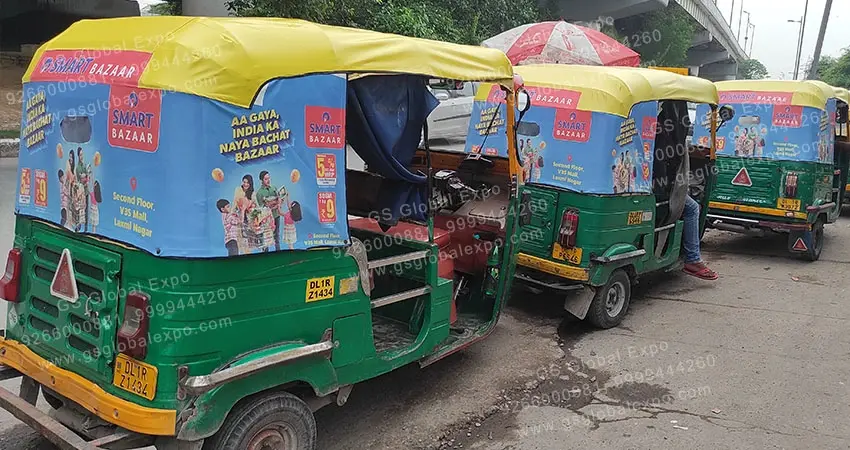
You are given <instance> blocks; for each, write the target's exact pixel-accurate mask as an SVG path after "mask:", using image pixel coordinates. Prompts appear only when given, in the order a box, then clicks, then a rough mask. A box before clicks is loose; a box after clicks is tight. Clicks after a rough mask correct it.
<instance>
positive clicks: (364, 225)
mask: <svg viewBox="0 0 850 450" xmlns="http://www.w3.org/2000/svg"><path fill="white" fill-rule="evenodd" d="M348 226H350V227H351V228H357V229H358V230H367V231H372V232H375V233H381V234H388V235H390V236H393V237H399V238H404V239H412V240H417V241H420V242H428V227H425V226H422V225H416V224H413V223H406V222H399V223H398V225H396V226H394V227H392V228H390V229H389V230H387V231H383V230H381V227H380V225H378V221H376V220H374V219H370V218H368V217H359V218H357V219H349V220H348ZM451 241H452V236H451V234H450V233H449V232H448V231H446V230H444V229H442V228H437V227H434V243H435V244H437V247H439V248H440V249H441V250H442V249H444V248H446V247H448V246H449V244H450V243H451Z"/></svg>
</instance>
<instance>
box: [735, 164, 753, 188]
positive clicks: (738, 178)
mask: <svg viewBox="0 0 850 450" xmlns="http://www.w3.org/2000/svg"><path fill="white" fill-rule="evenodd" d="M732 184H734V185H735V186H752V185H753V180H751V179H750V173H749V172H747V168H746V167H741V170H739V171H738V174H737V175H735V178H732Z"/></svg>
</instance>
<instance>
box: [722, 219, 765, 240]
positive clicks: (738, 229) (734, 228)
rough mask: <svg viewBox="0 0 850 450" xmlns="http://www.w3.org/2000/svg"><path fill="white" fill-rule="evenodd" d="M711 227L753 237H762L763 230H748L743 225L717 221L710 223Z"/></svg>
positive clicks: (748, 228)
mask: <svg viewBox="0 0 850 450" xmlns="http://www.w3.org/2000/svg"><path fill="white" fill-rule="evenodd" d="M711 226H712V227H714V228H717V229H718V230H723V231H731V232H732V233H741V234H746V235H749V236H754V237H764V230H763V229H761V228H750V227H745V226H743V225H735V224H731V223H723V222H721V221H719V220H715V221H714V222H712V224H711Z"/></svg>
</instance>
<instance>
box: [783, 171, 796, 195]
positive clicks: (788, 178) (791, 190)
mask: <svg viewBox="0 0 850 450" xmlns="http://www.w3.org/2000/svg"><path fill="white" fill-rule="evenodd" d="M796 196H797V174H796V173H794V172H788V173H787V174H785V197H788V198H794V197H796Z"/></svg>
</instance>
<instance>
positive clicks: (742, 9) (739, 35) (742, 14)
mask: <svg viewBox="0 0 850 450" xmlns="http://www.w3.org/2000/svg"><path fill="white" fill-rule="evenodd" d="M743 18H744V0H741V10H740V12H738V42H740V41H741V20H742V19H743Z"/></svg>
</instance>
